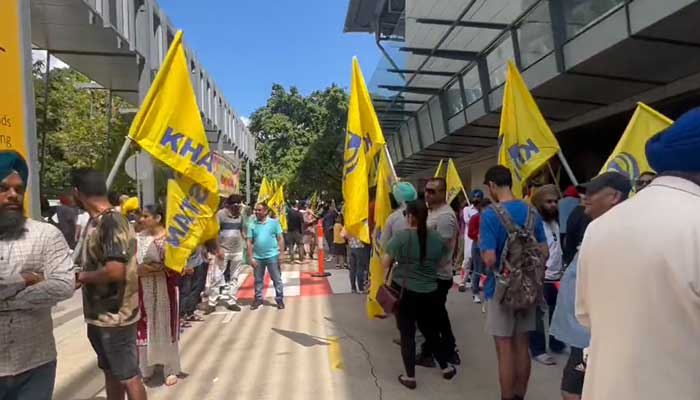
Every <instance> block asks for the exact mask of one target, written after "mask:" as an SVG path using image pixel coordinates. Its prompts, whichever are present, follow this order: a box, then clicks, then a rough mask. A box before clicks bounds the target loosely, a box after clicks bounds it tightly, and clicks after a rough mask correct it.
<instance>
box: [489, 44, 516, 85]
mask: <svg viewBox="0 0 700 400" xmlns="http://www.w3.org/2000/svg"><path fill="white" fill-rule="evenodd" d="M513 58H514V56H513V39H512V38H511V37H510V36H508V37H507V38H506V39H505V40H504V41H502V42H501V44H499V45H498V46H496V48H495V49H493V50H491V52H490V53H489V54H488V55H487V56H486V65H487V67H488V70H489V80H490V81H491V89H495V88H497V87H498V86H500V85H501V84H502V83H503V82H505V81H506V63H507V62H508V61H510V60H513Z"/></svg>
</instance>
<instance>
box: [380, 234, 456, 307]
mask: <svg viewBox="0 0 700 400" xmlns="http://www.w3.org/2000/svg"><path fill="white" fill-rule="evenodd" d="M446 251H447V249H446V248H445V243H444V242H443V241H442V238H441V237H440V235H439V234H438V233H437V232H435V231H433V230H428V236H427V241H426V246H425V258H424V259H423V261H422V262H421V261H420V243H419V242H418V233H417V232H416V230H415V229H406V230H403V231H400V232H397V233H395V234H394V236H393V237H392V238H391V240H390V241H389V244H388V245H387V248H386V252H387V253H388V254H389V255H391V256H392V257H394V259H395V260H396V261H397V263H398V264H397V265H396V266H395V267H394V272H393V276H392V280H393V281H394V282H396V283H397V284H398V285H403V280H404V277H405V279H406V289H408V290H411V291H414V292H417V293H430V292H433V291H435V290H437V279H438V276H437V266H438V265H439V263H440V260H441V259H442V256H443V254H444V253H445V252H446Z"/></svg>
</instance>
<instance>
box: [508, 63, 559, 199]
mask: <svg viewBox="0 0 700 400" xmlns="http://www.w3.org/2000/svg"><path fill="white" fill-rule="evenodd" d="M559 151H560V148H559V143H558V142H557V139H556V138H555V137H554V134H552V131H551V130H550V129H549V126H548V125H547V122H546V121H545V120H544V117H543V116H542V113H540V110H539V108H537V104H536V103H535V100H534V99H533V98H532V95H531V94H530V91H529V90H528V89H527V86H526V85H525V82H524V81H523V78H522V77H521V76H520V73H519V72H518V69H517V68H516V67H515V65H514V64H513V62H512V61H509V62H508V71H507V73H506V84H505V88H504V90H503V108H502V109H501V126H500V129H499V132H498V163H499V164H500V165H505V166H506V167H508V168H509V169H510V171H511V173H512V175H513V193H514V194H515V195H516V196H517V197H522V195H523V187H524V185H525V184H526V182H527V180H528V178H529V177H530V176H532V174H533V173H534V172H535V171H537V170H538V169H539V168H540V167H542V165H544V164H545V163H546V162H547V161H548V160H549V159H550V158H551V157H552V156H554V155H555V154H557V152H559Z"/></svg>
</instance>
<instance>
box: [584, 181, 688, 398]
mask: <svg viewBox="0 0 700 400" xmlns="http://www.w3.org/2000/svg"><path fill="white" fill-rule="evenodd" d="M651 210H653V212H650V211H651ZM698 210H700V186H698V185H696V184H694V183H692V182H690V181H687V180H685V179H681V178H675V177H669V176H660V177H658V178H656V179H655V180H654V182H652V183H651V184H650V185H649V186H647V187H646V188H645V189H644V190H642V191H640V192H639V193H638V194H636V195H635V196H634V197H632V198H631V199H629V200H626V201H624V202H623V203H621V204H620V205H618V206H615V207H614V208H613V209H611V210H610V211H608V212H607V213H606V214H604V215H603V216H602V217H600V218H598V219H596V220H595V221H593V222H592V223H591V224H590V225H589V226H588V229H587V230H586V234H585V236H584V239H583V243H582V245H581V251H580V252H579V261H578V270H577V274H578V277H577V285H576V317H577V318H578V320H579V321H580V322H581V324H583V325H584V326H587V327H589V328H590V329H591V345H590V348H589V360H588V366H587V368H586V380H585V383H584V388H583V399H584V400H613V399H614V400H658V399H669V400H670V399H673V400H697V399H700V379H699V378H700V372H699V370H698V364H699V363H700V346H699V345H698V340H699V339H700V241H699V238H700V212H698Z"/></svg>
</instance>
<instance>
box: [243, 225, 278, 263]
mask: <svg viewBox="0 0 700 400" xmlns="http://www.w3.org/2000/svg"><path fill="white" fill-rule="evenodd" d="M281 234H282V227H281V226H280V223H279V221H278V220H276V219H272V218H269V217H268V218H265V222H260V221H258V220H257V219H255V221H253V222H252V223H251V224H250V225H248V235H247V237H248V239H250V240H252V241H253V258H255V259H256V260H264V259H267V258H274V257H277V256H278V255H279V249H278V248H277V235H281Z"/></svg>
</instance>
